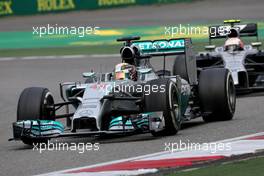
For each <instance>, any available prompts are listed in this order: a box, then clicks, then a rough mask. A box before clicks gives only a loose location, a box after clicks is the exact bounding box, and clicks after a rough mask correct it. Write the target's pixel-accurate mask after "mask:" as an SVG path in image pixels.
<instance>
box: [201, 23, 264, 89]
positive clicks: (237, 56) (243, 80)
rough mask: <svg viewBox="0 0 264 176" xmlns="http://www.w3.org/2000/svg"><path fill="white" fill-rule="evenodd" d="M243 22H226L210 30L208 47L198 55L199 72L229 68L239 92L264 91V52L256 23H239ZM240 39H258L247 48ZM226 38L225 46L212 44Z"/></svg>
mask: <svg viewBox="0 0 264 176" xmlns="http://www.w3.org/2000/svg"><path fill="white" fill-rule="evenodd" d="M239 23H240V20H226V21H225V24H224V25H218V26H210V27H209V45H208V46H205V49H206V50H208V51H206V52H200V53H199V54H198V55H197V56H196V59H197V67H198V69H199V70H204V69H208V68H227V69H228V70H229V71H230V72H231V74H232V78H233V80H234V83H235V87H236V90H237V92H238V93H247V92H253V91H263V90H264V51H261V50H260V49H259V47H260V46H261V45H262V43H261V42H259V38H258V28H257V24H256V23H250V24H239ZM240 37H256V39H257V40H256V42H252V43H251V44H250V45H244V44H243V41H242V40H241V39H240ZM221 38H222V39H223V38H226V42H225V45H224V46H220V47H216V46H215V45H212V40H213V39H221Z"/></svg>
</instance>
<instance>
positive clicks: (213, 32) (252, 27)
mask: <svg viewBox="0 0 264 176" xmlns="http://www.w3.org/2000/svg"><path fill="white" fill-rule="evenodd" d="M231 28H235V29H237V30H238V31H239V35H240V37H257V39H258V26H257V24H256V23H249V24H224V25H216V26H210V27H209V39H210V40H211V39H219V38H225V37H226V36H227V35H228V34H229V32H230V29H231Z"/></svg>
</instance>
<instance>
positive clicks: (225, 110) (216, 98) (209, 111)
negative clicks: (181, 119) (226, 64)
mask: <svg viewBox="0 0 264 176" xmlns="http://www.w3.org/2000/svg"><path fill="white" fill-rule="evenodd" d="M198 92H199V99H200V103H201V104H200V106H201V109H202V114H203V115H202V116H203V120H204V121H205V122H212V121H225V120H231V119H232V118H233V116H234V113H235V109H236V92H235V86H234V82H233V79H232V76H231V74H230V72H229V71H228V70H227V69H225V68H218V69H207V70H202V71H201V73H200V76H199V85H198Z"/></svg>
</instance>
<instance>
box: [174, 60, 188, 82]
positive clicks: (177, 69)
mask: <svg viewBox="0 0 264 176" xmlns="http://www.w3.org/2000/svg"><path fill="white" fill-rule="evenodd" d="M185 60H186V59H185V55H179V56H177V57H176V58H175V60H174V63H173V68H172V73H173V75H179V76H180V77H181V78H182V79H185V80H189V77H188V73H187V66H186V62H185Z"/></svg>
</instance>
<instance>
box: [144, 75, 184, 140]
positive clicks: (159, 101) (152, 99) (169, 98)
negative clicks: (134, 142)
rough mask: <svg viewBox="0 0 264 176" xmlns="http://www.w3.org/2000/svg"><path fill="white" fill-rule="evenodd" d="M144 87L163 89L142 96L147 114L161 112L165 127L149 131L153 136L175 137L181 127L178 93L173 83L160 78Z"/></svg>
mask: <svg viewBox="0 0 264 176" xmlns="http://www.w3.org/2000/svg"><path fill="white" fill-rule="evenodd" d="M146 85H150V86H151V87H152V86H158V87H163V88H164V91H162V90H160V91H158V92H153V91H152V92H151V93H150V94H149V95H144V100H145V108H146V110H147V111H148V112H155V111H163V119H164V124H165V127H164V129H163V130H161V131H151V134H152V135H153V136H167V135H175V134H176V133H177V132H178V130H179V129H180V125H181V107H180V92H179V90H178V88H177V86H176V85H175V83H174V82H173V81H171V80H170V79H166V78H162V79H156V80H152V81H149V82H148V83H147V84H146Z"/></svg>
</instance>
